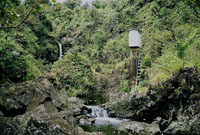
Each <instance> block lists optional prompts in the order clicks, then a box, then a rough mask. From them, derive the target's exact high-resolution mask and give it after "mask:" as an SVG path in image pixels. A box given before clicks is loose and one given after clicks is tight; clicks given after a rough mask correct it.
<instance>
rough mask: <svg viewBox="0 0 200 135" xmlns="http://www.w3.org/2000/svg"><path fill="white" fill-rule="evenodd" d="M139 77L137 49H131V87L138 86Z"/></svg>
mask: <svg viewBox="0 0 200 135" xmlns="http://www.w3.org/2000/svg"><path fill="white" fill-rule="evenodd" d="M136 77H137V49H136V48H130V86H135V85H136Z"/></svg>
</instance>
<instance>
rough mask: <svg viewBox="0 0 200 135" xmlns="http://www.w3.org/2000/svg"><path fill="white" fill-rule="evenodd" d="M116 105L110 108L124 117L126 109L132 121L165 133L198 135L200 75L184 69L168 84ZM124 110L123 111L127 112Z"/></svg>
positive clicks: (192, 69)
mask: <svg viewBox="0 0 200 135" xmlns="http://www.w3.org/2000/svg"><path fill="white" fill-rule="evenodd" d="M124 101H125V102H127V103H125V104H122V102H121V103H120V104H119V103H117V104H113V105H112V106H111V107H109V109H110V108H111V110H112V109H113V110H115V113H116V115H117V116H120V115H121V116H122V114H120V113H121V111H116V110H123V108H125V109H126V108H128V109H127V110H126V112H127V114H128V115H127V114H125V115H124V116H128V117H129V118H130V119H132V120H135V121H141V122H147V123H155V124H159V126H160V129H161V130H162V131H164V132H165V134H178V135H179V134H184V135H185V134H186V135H188V134H194V135H199V134H200V131H199V129H200V128H199V123H198V119H199V113H200V73H199V72H198V71H197V70H196V69H194V68H184V69H182V70H180V71H179V73H177V74H176V75H174V76H173V77H171V78H170V79H169V80H168V81H166V82H164V83H162V84H159V85H158V86H154V87H152V86H149V89H148V90H147V91H146V92H143V93H134V94H133V95H132V96H131V98H130V100H124ZM125 109H124V110H125Z"/></svg>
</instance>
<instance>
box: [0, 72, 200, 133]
mask: <svg viewBox="0 0 200 135" xmlns="http://www.w3.org/2000/svg"><path fill="white" fill-rule="evenodd" d="M53 84H54V83H53V78H51V77H40V78H39V79H37V80H36V81H34V82H25V83H21V84H17V85H15V86H1V88H0V89H1V92H0V133H1V135H103V134H106V135H162V134H163V135H199V134H200V102H199V99H200V74H199V73H198V72H197V71H196V70H195V69H193V68H186V69H183V70H181V71H180V72H179V74H177V75H175V76H174V77H172V78H171V79H170V80H168V81H167V82H165V83H163V84H161V85H159V86H156V87H150V88H149V89H148V91H146V92H144V93H132V94H129V95H128V94H124V96H120V97H121V98H120V99H116V100H115V102H106V103H103V104H101V105H99V106H96V105H95V106H94V105H93V106H91V105H89V106H88V105H85V104H84V101H83V100H81V99H79V98H77V97H68V96H67V93H66V91H63V90H57V89H56V86H54V85H53ZM102 101H105V100H102ZM84 130H85V131H84Z"/></svg>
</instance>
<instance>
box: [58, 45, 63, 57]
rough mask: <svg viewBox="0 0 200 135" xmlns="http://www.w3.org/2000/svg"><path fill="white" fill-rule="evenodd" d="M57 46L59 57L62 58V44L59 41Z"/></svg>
mask: <svg viewBox="0 0 200 135" xmlns="http://www.w3.org/2000/svg"><path fill="white" fill-rule="evenodd" d="M58 46H59V59H62V45H61V43H58Z"/></svg>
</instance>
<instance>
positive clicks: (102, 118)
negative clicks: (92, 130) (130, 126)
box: [87, 106, 128, 126]
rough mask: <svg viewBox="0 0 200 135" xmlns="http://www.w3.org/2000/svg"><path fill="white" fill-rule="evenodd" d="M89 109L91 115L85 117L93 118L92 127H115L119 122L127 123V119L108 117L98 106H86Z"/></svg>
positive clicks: (105, 111) (104, 110)
mask: <svg viewBox="0 0 200 135" xmlns="http://www.w3.org/2000/svg"><path fill="white" fill-rule="evenodd" d="M87 108H89V109H91V113H89V114H87V117H90V118H95V122H94V125H113V126H116V125H118V124H119V123H121V122H125V121H128V120H127V119H118V118H111V117H109V116H108V113H107V110H106V109H104V108H101V107H99V106H87Z"/></svg>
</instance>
